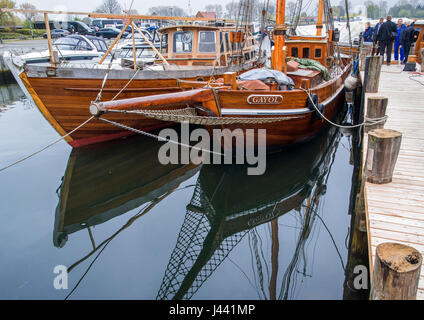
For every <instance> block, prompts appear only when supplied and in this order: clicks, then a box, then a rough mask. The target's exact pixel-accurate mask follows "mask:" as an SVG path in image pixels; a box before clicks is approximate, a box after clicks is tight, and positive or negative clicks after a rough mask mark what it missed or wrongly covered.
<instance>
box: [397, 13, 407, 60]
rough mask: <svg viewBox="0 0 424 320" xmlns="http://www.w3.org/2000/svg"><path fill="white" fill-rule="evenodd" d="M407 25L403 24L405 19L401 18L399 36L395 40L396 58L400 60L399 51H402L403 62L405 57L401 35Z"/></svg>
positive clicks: (398, 27) (398, 25) (398, 28)
mask: <svg viewBox="0 0 424 320" xmlns="http://www.w3.org/2000/svg"><path fill="white" fill-rule="evenodd" d="M405 28H406V26H405V25H404V24H403V20H402V19H399V20H398V23H397V37H396V40H395V60H396V61H399V53H400V61H401V62H403V60H404V59H405V56H404V53H403V47H402V45H401V43H400V35H401V33H402V31H403V30H405Z"/></svg>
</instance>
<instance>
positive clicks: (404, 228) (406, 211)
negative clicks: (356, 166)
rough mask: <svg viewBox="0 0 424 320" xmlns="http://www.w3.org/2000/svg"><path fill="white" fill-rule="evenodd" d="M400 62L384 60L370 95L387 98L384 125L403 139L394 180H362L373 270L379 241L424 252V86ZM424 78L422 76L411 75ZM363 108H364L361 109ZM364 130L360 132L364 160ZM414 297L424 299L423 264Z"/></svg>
mask: <svg viewBox="0 0 424 320" xmlns="http://www.w3.org/2000/svg"><path fill="white" fill-rule="evenodd" d="M402 70H403V66H399V65H392V66H386V65H383V66H382V72H381V77H380V86H379V92H378V93H377V94H371V93H367V94H366V98H365V103H366V101H367V99H368V97H370V96H384V97H387V98H388V99H389V104H388V107H387V115H388V117H389V118H388V121H387V123H386V124H385V126H384V127H385V128H386V129H393V130H397V131H400V132H402V134H403V136H402V144H401V149H400V153H399V158H398V161H397V164H396V167H395V171H394V175H393V181H392V182H391V183H388V184H383V185H378V184H372V183H368V182H367V183H366V184H365V191H364V194H365V209H366V218H367V228H368V245H369V252H370V267H371V270H370V271H371V275H372V272H373V264H374V258H375V249H376V247H377V245H379V244H381V243H384V242H397V243H402V244H406V245H409V246H412V247H414V248H415V249H417V250H418V251H420V252H421V254H422V255H423V256H424V86H423V85H420V84H419V83H417V82H415V81H413V80H411V79H410V78H409V77H410V76H411V74H410V73H408V72H402ZM415 79H417V80H420V81H421V82H423V83H424V76H423V77H420V78H415ZM365 110H366V109H365ZM367 141H368V136H367V134H365V137H364V149H363V150H364V152H363V160H364V164H365V163H366V150H367ZM417 299H419V300H424V267H423V268H422V270H421V277H420V282H419V285H418V294H417Z"/></svg>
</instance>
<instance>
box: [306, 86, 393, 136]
mask: <svg viewBox="0 0 424 320" xmlns="http://www.w3.org/2000/svg"><path fill="white" fill-rule="evenodd" d="M300 89H302V90H303V91H305V92H306V93H307V94H308V97H309V100H310V101H311V103H312V105H313V106H314V108H315V111H316V112H318V114H319V115H320V116H321V117H322V118H323V119H324V120H325V121H327V122H328V123H330V124H331V125H333V126H335V127H337V128H341V129H354V128H359V127H363V126H373V125H376V124H379V123H383V122H385V121H386V120H387V119H388V116H384V117H381V118H375V119H370V118H366V117H365V121H364V122H362V123H360V124H356V125H351V126H344V125H341V124H337V123H334V122H333V121H331V120H330V119H328V118H327V117H326V116H324V115H323V114H322V112H321V111H320V110H319V109H318V107H317V105H316V104H315V102H314V101H313V99H312V97H311V93H310V92H309V90H306V89H304V88H300Z"/></svg>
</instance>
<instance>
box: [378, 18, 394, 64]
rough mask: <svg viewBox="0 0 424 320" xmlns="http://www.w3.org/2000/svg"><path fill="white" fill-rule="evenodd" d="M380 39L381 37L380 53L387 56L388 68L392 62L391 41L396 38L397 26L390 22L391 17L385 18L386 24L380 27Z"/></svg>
mask: <svg viewBox="0 0 424 320" xmlns="http://www.w3.org/2000/svg"><path fill="white" fill-rule="evenodd" d="M379 34H380V37H381V40H380V41H381V47H382V48H381V53H382V55H383V54H384V52H385V53H386V55H387V60H386V61H387V65H388V66H390V62H391V60H392V51H393V41H394V40H395V39H396V36H397V26H396V23H394V22H392V16H387V18H386V22H384V23H383V25H382V26H381V27H380V32H379Z"/></svg>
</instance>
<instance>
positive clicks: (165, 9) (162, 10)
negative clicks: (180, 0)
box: [148, 6, 187, 17]
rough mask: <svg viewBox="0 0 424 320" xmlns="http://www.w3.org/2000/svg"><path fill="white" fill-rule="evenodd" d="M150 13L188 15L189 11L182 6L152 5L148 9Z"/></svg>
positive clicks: (156, 14)
mask: <svg viewBox="0 0 424 320" xmlns="http://www.w3.org/2000/svg"><path fill="white" fill-rule="evenodd" d="M148 14H149V15H155V16H168V17H169V16H175V17H186V16H187V13H186V12H185V11H184V10H183V9H182V8H180V7H177V6H157V7H151V8H149V10H148Z"/></svg>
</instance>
